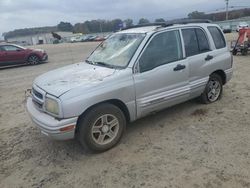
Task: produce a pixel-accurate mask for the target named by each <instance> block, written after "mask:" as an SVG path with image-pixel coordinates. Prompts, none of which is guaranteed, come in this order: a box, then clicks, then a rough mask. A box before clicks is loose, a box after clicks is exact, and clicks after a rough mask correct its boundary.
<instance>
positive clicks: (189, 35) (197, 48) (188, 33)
mask: <svg viewBox="0 0 250 188" xmlns="http://www.w3.org/2000/svg"><path fill="white" fill-rule="evenodd" d="M182 35H183V39H184V44H185V51H186V56H187V57H189V56H193V55H197V54H200V53H204V52H207V51H210V48H209V44H208V40H207V37H206V35H205V33H204V32H203V31H202V30H201V29H198V28H191V29H183V30H182Z"/></svg>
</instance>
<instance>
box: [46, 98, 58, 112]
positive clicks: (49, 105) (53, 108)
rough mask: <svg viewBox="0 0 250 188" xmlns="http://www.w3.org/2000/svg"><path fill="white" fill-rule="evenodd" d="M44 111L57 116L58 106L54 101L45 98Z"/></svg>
mask: <svg viewBox="0 0 250 188" xmlns="http://www.w3.org/2000/svg"><path fill="white" fill-rule="evenodd" d="M45 110H46V111H47V112H49V113H52V114H55V115H59V105H58V102H57V101H56V100H54V99H51V98H48V97H46V98H45Z"/></svg>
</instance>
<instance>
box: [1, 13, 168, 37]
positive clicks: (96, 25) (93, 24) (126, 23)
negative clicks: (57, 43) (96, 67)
mask: <svg viewBox="0 0 250 188" xmlns="http://www.w3.org/2000/svg"><path fill="white" fill-rule="evenodd" d="M164 21H165V20H164V19H163V18H158V19H155V22H164ZM147 23H150V21H149V20H148V19H146V18H141V19H140V20H139V21H138V23H136V24H147ZM133 25H134V21H133V20H132V19H130V18H128V19H125V20H122V19H114V20H103V19H98V20H91V21H85V22H83V23H76V24H75V25H72V24H71V23H69V22H60V23H59V24H58V25H57V26H52V27H37V28H25V29H16V30H14V31H9V32H6V33H3V37H4V38H5V39H8V38H12V37H17V36H27V35H35V34H41V33H50V32H57V31H68V32H73V33H83V34H89V33H100V32H114V31H117V30H120V29H121V28H124V27H130V26H133Z"/></svg>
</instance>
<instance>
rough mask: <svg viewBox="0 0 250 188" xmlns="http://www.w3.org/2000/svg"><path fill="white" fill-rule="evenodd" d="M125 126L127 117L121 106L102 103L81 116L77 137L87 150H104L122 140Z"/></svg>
mask: <svg viewBox="0 0 250 188" xmlns="http://www.w3.org/2000/svg"><path fill="white" fill-rule="evenodd" d="M125 127H126V119H125V117H124V114H123V112H122V111H121V110H120V108H118V107H117V106H115V105H112V104H101V105H98V106H96V107H93V108H92V109H90V110H89V111H88V112H87V113H86V114H85V115H83V116H82V117H80V119H79V122H78V129H77V139H78V140H79V141H80V143H81V145H82V146H83V147H84V148H86V149H87V150H91V151H97V152H103V151H106V150H108V149H110V148H112V147H113V146H115V145H116V144H117V143H118V142H119V141H120V139H121V137H122V134H123V132H124V131H125Z"/></svg>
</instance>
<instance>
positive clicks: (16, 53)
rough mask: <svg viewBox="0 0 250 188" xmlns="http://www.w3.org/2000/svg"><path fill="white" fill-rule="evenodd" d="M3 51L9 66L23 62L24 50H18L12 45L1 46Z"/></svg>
mask: <svg viewBox="0 0 250 188" xmlns="http://www.w3.org/2000/svg"><path fill="white" fill-rule="evenodd" d="M3 48H4V50H5V56H6V57H5V58H6V60H7V63H8V64H9V65H13V64H21V63H24V62H25V55H26V54H25V50H24V49H21V48H18V47H17V46H13V45H5V46H3Z"/></svg>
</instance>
